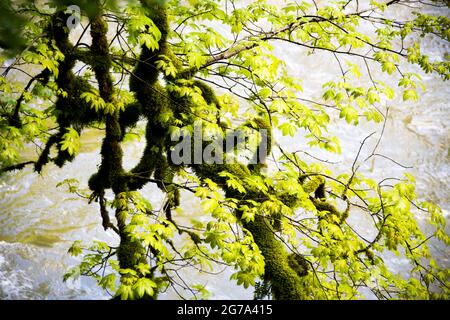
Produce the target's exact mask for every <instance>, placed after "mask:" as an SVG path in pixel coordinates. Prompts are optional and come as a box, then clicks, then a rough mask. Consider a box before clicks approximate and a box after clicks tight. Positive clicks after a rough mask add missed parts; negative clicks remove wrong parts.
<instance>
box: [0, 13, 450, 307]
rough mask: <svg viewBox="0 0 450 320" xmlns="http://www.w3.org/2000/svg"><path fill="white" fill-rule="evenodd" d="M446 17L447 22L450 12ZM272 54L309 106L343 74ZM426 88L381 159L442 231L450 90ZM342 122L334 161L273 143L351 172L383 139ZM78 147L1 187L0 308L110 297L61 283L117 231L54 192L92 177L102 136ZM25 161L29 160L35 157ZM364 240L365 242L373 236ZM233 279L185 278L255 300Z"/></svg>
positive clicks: (189, 208) (390, 127)
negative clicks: (4, 303) (406, 180)
mask: <svg viewBox="0 0 450 320" xmlns="http://www.w3.org/2000/svg"><path fill="white" fill-rule="evenodd" d="M408 14H409V13H408V10H407V9H405V8H399V9H395V10H394V12H393V15H395V16H397V17H400V18H401V17H403V18H405V17H408ZM441 14H442V12H441ZM444 14H447V15H448V11H447V12H445V13H444ZM422 46H423V48H424V49H425V50H426V52H427V54H429V55H430V57H431V58H433V57H441V56H443V54H445V53H447V52H450V45H449V43H448V42H442V41H437V40H435V39H433V38H425V39H424V40H423V43H422ZM276 52H277V54H278V55H279V56H280V57H282V58H283V59H285V60H286V61H287V64H288V66H289V68H290V71H291V73H292V74H293V75H295V76H298V77H299V78H301V79H303V87H304V95H305V96H304V97H305V98H315V99H317V98H318V97H320V88H321V85H322V84H323V83H324V82H326V81H328V80H327V79H330V80H331V79H333V77H334V78H335V76H336V75H338V74H339V67H338V65H337V64H336V61H335V60H334V59H333V56H332V55H330V54H325V53H324V54H322V53H317V54H314V55H307V53H306V52H305V51H303V50H300V49H297V48H294V47H289V46H285V45H278V46H277V49H276ZM412 70H415V69H414V68H412ZM373 76H375V77H377V78H379V79H383V80H386V81H387V82H389V81H390V83H391V84H394V85H395V83H396V81H395V79H394V81H392V80H388V79H384V75H383V74H381V73H380V72H379V68H374V74H373ZM362 79H363V80H362V81H367V80H368V79H365V78H364V77H363V78H362ZM423 81H424V83H425V85H426V87H427V90H426V91H425V92H423V93H422V95H421V98H420V100H419V101H418V102H417V103H411V102H408V103H404V102H401V99H400V98H397V99H395V100H394V101H389V103H388V105H389V107H390V110H389V117H388V121H387V123H386V129H385V133H384V136H383V139H382V141H381V144H380V147H379V150H378V152H379V153H382V154H384V155H386V156H388V157H390V158H392V159H395V160H396V161H397V162H399V163H401V164H403V165H407V166H411V167H412V168H411V169H407V170H406V171H408V172H411V173H413V174H414V175H415V176H416V178H417V189H418V194H419V196H420V198H421V199H431V200H433V201H435V202H437V203H438V204H439V205H440V206H441V207H442V209H443V210H444V215H445V217H446V220H447V222H450V221H449V220H450V218H449V210H450V189H449V188H448V185H449V184H450V149H449V142H450V128H449V124H450V121H449V120H450V108H449V100H450V91H449V90H448V84H446V83H444V82H442V81H441V80H440V79H439V78H438V77H436V76H434V75H433V76H432V75H423ZM341 122H342V121H339V122H336V123H334V124H332V126H331V127H330V130H331V131H332V132H333V133H335V134H336V135H337V136H339V137H340V138H341V144H342V155H339V156H333V157H330V155H324V154H323V153H317V152H316V153H314V152H313V151H311V150H308V149H307V148H306V142H305V141H304V139H303V138H302V136H301V135H298V136H296V137H295V139H294V140H295V141H288V140H287V139H283V138H281V137H278V138H279V142H280V143H281V144H285V145H290V146H291V147H292V148H294V149H293V150H299V149H302V150H308V151H311V152H312V153H314V154H316V155H319V156H323V157H326V158H327V159H328V160H330V161H331V160H332V161H335V162H338V163H337V164H336V165H334V166H333V168H334V170H336V171H348V170H349V168H350V167H351V165H352V162H353V159H354V157H355V155H356V153H357V151H358V148H359V146H360V143H361V141H362V140H363V139H364V137H365V136H367V135H368V134H370V133H371V132H373V131H376V132H377V134H379V133H380V132H381V125H374V124H371V123H364V122H362V123H361V124H360V125H359V126H358V127H353V126H350V125H346V124H342V123H341ZM82 141H83V146H82V149H81V152H80V154H79V155H78V156H77V158H76V159H75V161H73V162H72V163H70V164H68V165H66V166H65V167H64V168H63V169H59V168H57V167H55V166H53V165H48V166H47V167H46V168H45V169H44V171H43V173H42V175H38V174H36V173H33V172H32V170H31V168H26V169H24V170H22V171H20V172H14V173H8V174H6V175H3V176H2V177H1V178H0V299H107V298H109V295H107V294H106V293H105V292H103V291H102V290H101V289H99V288H98V287H97V286H96V284H95V281H93V280H91V279H87V278H81V279H79V280H78V281H75V282H67V283H64V282H63V281H62V277H63V274H64V273H65V272H66V271H67V269H68V268H69V267H70V266H73V265H75V264H76V263H77V262H79V260H77V259H75V258H71V257H70V256H69V255H68V254H67V249H68V248H69V247H70V245H71V244H72V242H73V241H74V240H83V241H84V242H90V241H92V240H93V239H99V240H103V241H108V242H110V243H117V237H116V236H115V234H114V233H113V232H111V231H108V232H105V231H104V230H103V228H102V226H101V219H100V214H99V211H98V207H97V206H96V205H88V204H87V202H86V201H84V200H81V199H74V198H73V195H70V194H68V193H67V192H65V190H64V188H57V187H56V184H57V183H58V182H61V181H63V180H64V179H66V178H76V179H78V180H79V181H80V183H81V186H82V187H86V183H87V180H88V178H89V177H90V175H91V174H92V173H93V172H95V171H96V169H97V165H98V164H99V162H100V156H99V148H98V147H99V145H100V142H101V134H100V133H99V131H95V130H93V131H89V132H86V133H84V134H83V135H82ZM375 141H376V139H375V138H374V139H372V140H371V141H369V144H368V146H367V148H364V149H363V153H364V152H366V155H367V152H370V143H372V145H373V143H374V142H375ZM143 144H144V142H132V143H128V144H127V145H125V146H124V151H125V152H124V153H125V161H124V163H125V164H126V167H127V168H131V167H132V166H133V165H134V164H136V163H137V161H138V159H139V157H140V153H141V151H142V148H143ZM24 152H26V153H31V152H32V148H30V150H26V151H24ZM361 172H363V173H364V174H366V175H369V176H373V177H376V178H378V179H380V178H383V177H401V176H402V175H403V173H404V172H405V169H404V168H402V167H401V166H398V165H396V164H395V163H393V162H391V161H389V160H387V159H384V158H376V160H375V161H370V162H368V163H367V164H364V165H362V167H361ZM144 194H145V196H146V197H148V198H149V199H150V200H151V201H152V203H155V204H157V203H159V202H160V201H161V194H160V192H159V191H158V190H157V189H155V188H153V187H150V186H147V187H145V188H144ZM183 200H184V204H183V208H184V213H183V215H185V217H178V218H180V219H182V218H186V219H187V218H189V217H190V216H196V215H197V216H198V215H199V214H200V213H201V208H200V206H199V204H198V203H197V202H196V201H194V199H192V198H189V197H188V196H187V195H184V196H183ZM418 219H422V217H420V216H419V217H418ZM349 221H350V222H351V223H353V224H359V225H363V229H364V224H365V223H366V222H365V221H363V220H362V219H361V220H360V219H359V218H358V217H350V220H349ZM367 232H368V233H370V230H367ZM431 249H432V253H434V254H436V255H437V256H438V260H439V261H440V262H441V263H442V264H443V265H445V266H447V267H450V261H449V257H450V252H449V250H448V249H446V248H442V247H441V246H439V245H438V244H436V245H432V248H431ZM388 258H389V261H388V263H389V265H391V266H392V268H394V270H395V271H396V272H398V273H402V272H406V271H407V269H408V264H407V262H405V261H404V260H403V259H402V258H399V257H396V256H393V257H388ZM230 274H231V270H226V271H225V272H224V273H222V274H220V275H219V276H217V277H214V276H207V275H202V274H199V273H198V272H197V271H195V270H191V271H189V272H185V277H186V280H187V281H188V282H191V281H194V280H195V281H196V282H198V280H199V279H201V280H202V281H203V283H206V287H207V288H208V289H209V290H210V291H211V292H212V294H213V295H212V298H215V299H247V298H251V297H252V291H251V290H245V289H243V288H242V287H238V286H236V285H235V282H232V281H230V280H229V276H230ZM161 298H163V299H172V298H176V296H175V295H174V294H172V293H170V292H168V293H166V294H163V295H162V296H161Z"/></svg>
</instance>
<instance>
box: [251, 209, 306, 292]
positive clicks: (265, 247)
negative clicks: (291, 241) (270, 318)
mask: <svg viewBox="0 0 450 320" xmlns="http://www.w3.org/2000/svg"><path fill="white" fill-rule="evenodd" d="M244 227H245V228H246V229H247V230H249V231H250V232H251V233H252V235H253V238H254V240H255V243H256V244H257V245H258V247H259V249H260V250H261V252H262V255H263V256H264V261H265V267H264V270H265V273H264V278H265V280H266V281H270V282H271V284H272V294H273V296H274V298H275V299H279V300H300V299H304V298H305V293H304V291H303V289H302V282H301V277H300V276H299V273H298V270H297V269H298V268H297V265H298V264H297V265H295V268H292V267H291V265H290V263H289V261H290V260H292V258H289V255H288V254H287V252H286V249H285V248H284V247H283V245H282V244H281V243H280V242H279V241H278V240H277V239H276V238H275V234H274V230H273V229H272V227H271V226H270V225H269V224H268V223H267V220H266V219H265V218H264V217H261V216H257V217H255V220H254V221H253V222H250V223H244ZM291 264H292V263H291Z"/></svg>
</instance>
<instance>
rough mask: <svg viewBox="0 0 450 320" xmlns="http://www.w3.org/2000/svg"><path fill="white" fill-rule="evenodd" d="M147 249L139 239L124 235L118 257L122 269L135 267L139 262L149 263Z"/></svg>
mask: <svg viewBox="0 0 450 320" xmlns="http://www.w3.org/2000/svg"><path fill="white" fill-rule="evenodd" d="M145 253H146V251H145V249H144V247H143V246H142V244H141V243H140V242H139V241H137V240H131V239H129V238H128V237H124V238H123V239H122V240H121V241H120V245H119V248H118V249H117V258H118V260H119V266H120V268H121V269H128V268H129V269H134V267H135V266H136V265H138V264H139V263H147V261H146V254H145Z"/></svg>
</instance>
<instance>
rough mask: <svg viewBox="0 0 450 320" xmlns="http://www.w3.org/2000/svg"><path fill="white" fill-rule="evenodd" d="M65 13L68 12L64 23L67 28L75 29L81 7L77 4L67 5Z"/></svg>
mask: <svg viewBox="0 0 450 320" xmlns="http://www.w3.org/2000/svg"><path fill="white" fill-rule="evenodd" d="M65 12H66V13H68V14H70V16H69V18H67V20H66V25H67V28H69V30H72V29H75V28H76V27H77V25H78V24H79V23H80V20H81V9H80V7H79V6H77V5H74V4H73V5H70V6H68V7H67V9H66V11H65Z"/></svg>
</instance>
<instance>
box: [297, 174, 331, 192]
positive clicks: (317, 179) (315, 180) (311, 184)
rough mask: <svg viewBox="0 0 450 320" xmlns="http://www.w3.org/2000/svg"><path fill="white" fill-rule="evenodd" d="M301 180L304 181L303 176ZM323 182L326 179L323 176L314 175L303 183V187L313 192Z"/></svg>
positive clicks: (306, 190)
mask: <svg viewBox="0 0 450 320" xmlns="http://www.w3.org/2000/svg"><path fill="white" fill-rule="evenodd" d="M299 180H300V181H302V177H300V178H299ZM323 184H325V179H324V178H323V177H322V176H312V177H310V179H309V180H308V181H306V182H303V183H302V187H303V190H304V191H305V192H306V193H312V192H315V191H316V190H317V189H318V188H319V187H320V186H321V185H323Z"/></svg>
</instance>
